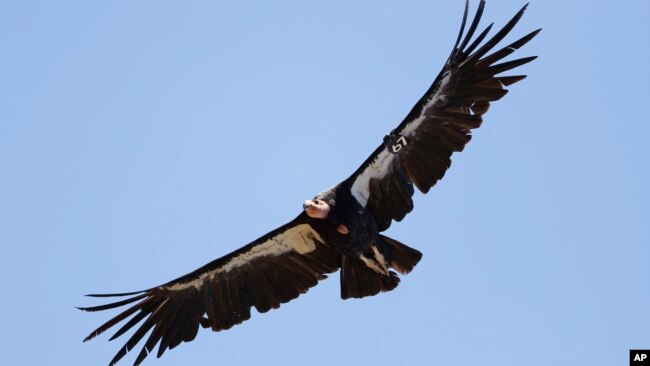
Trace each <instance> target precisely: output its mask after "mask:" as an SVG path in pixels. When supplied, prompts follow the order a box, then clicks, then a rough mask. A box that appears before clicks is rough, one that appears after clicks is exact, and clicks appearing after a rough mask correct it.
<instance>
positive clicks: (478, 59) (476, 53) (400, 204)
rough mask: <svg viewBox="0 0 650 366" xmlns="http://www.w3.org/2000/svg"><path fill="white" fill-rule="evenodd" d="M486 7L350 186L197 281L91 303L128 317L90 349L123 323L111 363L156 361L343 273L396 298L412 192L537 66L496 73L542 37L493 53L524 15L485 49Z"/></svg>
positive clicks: (348, 284)
mask: <svg viewBox="0 0 650 366" xmlns="http://www.w3.org/2000/svg"><path fill="white" fill-rule="evenodd" d="M484 5H485V1H484V0H481V2H480V3H479V6H478V10H477V12H476V15H475V17H474V20H473V21H472V23H471V24H470V25H469V28H468V31H467V33H466V34H465V35H464V36H463V34H464V30H465V25H466V20H467V12H468V5H467V4H466V7H465V15H464V17H463V22H462V26H461V30H460V33H459V36H458V39H457V41H456V44H455V45H454V48H453V50H452V52H451V55H450V56H449V58H448V60H447V62H446V63H445V66H444V67H443V69H442V71H441V72H440V73H439V75H438V77H437V78H436V79H435V81H434V82H433V84H432V85H431V87H430V88H429V90H427V92H426V93H425V94H424V96H423V97H422V98H421V99H420V100H419V101H418V102H417V103H416V104H415V106H414V107H413V109H412V110H411V111H410V112H409V113H408V115H407V116H406V118H405V119H404V120H403V121H402V122H401V123H400V124H399V125H398V126H397V127H396V128H395V129H394V130H393V131H391V132H390V133H389V134H388V135H387V136H386V137H385V138H384V141H383V142H382V143H381V144H380V145H379V146H378V147H377V149H376V150H375V151H374V152H373V153H372V154H371V155H370V156H369V157H368V158H367V159H366V161H365V162H364V163H363V164H361V166H360V167H359V168H358V169H357V170H356V171H355V172H354V173H353V174H352V175H351V176H350V177H348V178H347V179H345V180H343V181H342V182H341V183H339V184H337V185H336V186H334V187H333V188H330V189H327V190H325V191H323V192H321V193H319V194H317V195H316V196H315V197H314V198H313V199H309V200H307V201H305V202H304V204H303V211H302V212H301V213H300V214H299V215H298V216H297V217H296V218H295V219H293V220H291V221H290V222H288V223H287V224H285V225H282V226H280V227H279V228H277V229H275V230H273V231H271V232H269V233H267V234H265V235H263V236H262V237H260V238H258V239H256V240H254V241H253V242H251V243H250V244H248V245H246V246H244V247H242V248H240V249H238V250H236V251H234V252H232V253H230V254H227V255H225V256H223V257H221V258H218V259H215V260H213V261H212V262H210V263H208V264H206V265H205V266H203V267H201V268H198V269H196V270H195V271H193V272H191V273H188V274H186V275H184V276H182V277H179V278H177V279H175V280H173V281H170V282H167V283H165V284H163V285H160V286H156V287H152V288H150V289H147V290H143V291H137V292H130V293H119V294H100V295H89V296H93V297H121V296H124V297H126V299H124V300H121V301H117V302H113V303H109V304H105V305H100V306H94V307H85V308H81V309H82V310H85V311H100V310H107V309H113V308H117V307H121V306H127V305H128V307H127V308H126V309H125V310H124V311H122V312H121V313H119V314H118V315H117V316H115V317H114V318H112V319H110V320H109V321H107V322H106V323H104V324H103V325H101V326H100V327H99V328H97V329H96V330H94V331H93V332H92V333H91V334H90V335H89V336H88V337H86V339H85V340H89V339H92V338H94V337H95V336H97V335H99V334H101V333H103V332H104V331H106V330H107V329H109V328H112V327H113V326H116V325H117V324H118V323H121V322H122V321H126V323H125V324H124V325H123V326H122V327H121V328H120V329H119V330H118V331H117V332H116V333H115V334H114V335H113V337H112V338H111V339H114V338H117V337H119V336H121V335H123V334H124V333H126V332H127V331H129V330H131V329H135V332H134V333H133V335H131V337H130V338H129V339H128V340H127V342H126V344H125V345H124V346H123V347H122V348H121V349H120V350H119V351H118V353H117V354H116V355H115V357H114V358H113V360H112V361H111V365H113V364H115V363H116V362H117V361H119V360H120V359H121V358H122V357H123V356H124V355H125V354H126V353H128V352H129V351H130V350H131V349H133V348H134V347H135V346H136V344H137V343H139V342H140V341H141V340H142V339H144V337H145V336H146V335H147V333H149V332H150V333H149V336H148V337H147V338H146V341H145V344H144V347H143V348H142V349H141V351H140V353H139V354H138V356H137V358H136V360H135V365H138V364H140V363H141V362H142V361H143V360H144V358H145V357H146V356H147V355H148V354H149V353H150V352H153V349H154V347H155V346H156V345H158V352H157V355H158V357H160V356H161V355H162V354H163V353H164V352H165V350H167V349H171V348H174V347H176V346H177V345H179V344H180V343H181V342H189V341H191V340H193V339H194V337H195V336H196V334H197V332H198V330H199V328H200V327H203V328H211V329H212V330H214V331H220V330H225V329H228V328H230V327H232V326H234V325H236V324H239V323H241V322H243V321H245V320H247V319H249V318H250V316H251V308H253V307H254V308H255V309H257V311H258V312H260V313H264V312H266V311H268V310H270V309H275V308H278V307H279V306H280V304H282V303H286V302H288V301H291V300H292V299H295V298H296V297H298V296H299V295H300V294H302V293H305V292H307V290H309V288H311V287H313V286H315V285H316V284H317V283H318V281H320V280H323V279H325V278H326V277H327V275H328V274H330V273H333V272H335V271H337V270H339V269H340V270H341V272H340V279H341V297H342V298H343V299H347V298H361V297H365V296H371V295H376V294H378V293H379V292H382V291H390V290H393V289H394V288H396V287H397V285H398V284H399V281H400V279H399V277H398V275H397V273H396V272H395V271H397V272H398V273H400V274H407V273H409V272H410V271H411V270H412V269H413V268H414V267H415V265H416V264H417V263H418V262H419V260H420V259H421V257H422V254H421V253H420V252H419V251H417V250H416V249H413V248H411V247H409V246H407V245H405V244H402V243H400V242H399V241H397V240H395V239H391V238H389V237H387V236H385V235H383V234H382V233H383V232H384V231H385V230H386V229H388V227H389V226H390V225H391V223H392V222H393V221H401V220H402V219H403V218H404V217H405V216H406V214H408V213H409V212H411V210H413V200H412V196H413V194H414V192H415V188H417V189H419V190H420V191H421V192H423V193H427V192H428V190H429V189H430V188H431V187H432V186H433V185H435V184H436V182H437V181H438V180H439V179H441V178H442V177H443V176H444V174H445V172H446V170H447V169H448V168H449V166H450V164H451V155H452V153H454V152H457V151H462V150H463V148H464V147H465V145H466V144H467V143H468V142H469V140H470V138H471V130H472V129H475V128H478V127H479V126H480V125H481V123H482V115H483V114H484V113H485V112H487V110H488V108H489V106H490V103H491V102H493V101H495V100H498V99H500V98H501V97H503V96H504V95H505V94H506V92H507V90H506V89H505V88H506V87H507V86H509V85H511V84H513V83H515V82H517V81H520V80H522V79H524V78H525V76H522V75H515V76H499V74H500V73H502V72H504V71H508V70H511V69H514V68H516V67H518V66H520V65H523V64H525V63H528V62H530V61H532V60H533V59H534V58H535V57H525V58H520V59H516V60H512V61H506V62H501V63H498V62H499V61H501V60H503V58H505V57H507V56H508V55H510V54H511V53H513V52H514V51H516V50H517V49H519V48H520V47H521V46H523V45H524V44H526V43H527V42H528V41H530V40H531V39H532V38H533V37H534V36H535V35H536V34H537V33H538V32H539V30H536V31H534V32H531V33H530V34H528V35H526V36H524V37H522V38H520V39H518V40H516V41H515V42H513V43H511V44H509V45H507V46H506V47H503V48H501V49H499V50H497V51H494V52H492V53H490V52H491V51H492V50H493V48H494V47H495V46H496V45H497V43H499V42H500V41H501V40H502V39H503V38H504V37H505V36H506V35H507V34H508V33H509V32H510V31H511V30H512V29H513V28H514V26H515V24H516V23H517V22H518V21H519V19H520V18H521V16H522V15H523V12H524V10H525V7H524V8H523V9H521V10H520V11H519V12H518V13H517V14H516V15H515V16H514V17H513V18H512V20H510V21H509V22H508V23H507V24H506V25H505V26H504V27H503V28H502V29H501V30H500V31H499V32H497V33H496V34H495V35H494V36H492V37H491V38H490V39H488V40H487V41H485V42H483V41H484V40H485V39H486V36H487V34H488V32H489V31H490V29H491V27H492V25H490V26H488V27H487V28H486V29H485V30H484V31H483V32H481V33H479V34H478V35H477V37H476V38H475V39H474V40H473V41H472V38H473V36H474V33H475V32H476V30H477V27H478V23H479V20H480V18H481V15H482V13H483V8H484ZM393 269H394V270H395V271H393Z"/></svg>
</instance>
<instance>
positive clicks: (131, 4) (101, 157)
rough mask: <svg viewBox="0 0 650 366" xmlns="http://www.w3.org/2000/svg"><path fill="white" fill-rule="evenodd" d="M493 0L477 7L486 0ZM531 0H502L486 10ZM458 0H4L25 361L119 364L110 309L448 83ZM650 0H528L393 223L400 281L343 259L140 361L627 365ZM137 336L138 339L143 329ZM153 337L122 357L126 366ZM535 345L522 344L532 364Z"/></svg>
mask: <svg viewBox="0 0 650 366" xmlns="http://www.w3.org/2000/svg"><path fill="white" fill-rule="evenodd" d="M477 3H478V1H473V4H472V5H473V6H476V4H477ZM522 5H523V1H519V0H517V1H515V0H499V1H495V0H491V1H489V2H488V4H487V8H486V12H485V15H484V23H483V24H484V25H487V24H488V23H489V22H490V21H495V22H496V23H497V25H502V24H504V23H505V22H506V21H507V20H508V19H509V18H510V17H511V16H512V15H513V14H514V13H515V12H516V11H517V10H518V9H519V8H520V7H521V6H522ZM462 10H463V1H462V0H454V1H445V2H442V1H437V2H434V1H400V2H397V1H327V2H322V1H321V2H305V1H285V2H282V1H273V2H271V1H267V2H251V1H137V2H136V1H109V2H89V1H56V2H55V1H42V2H36V1H26V0H4V1H2V2H0V245H1V248H2V254H1V255H0V276H1V279H2V289H1V292H0V293H1V295H0V299H1V301H0V310H1V311H2V317H1V320H0V344H1V345H2V347H1V348H2V354H3V355H2V358H3V364H5V365H102V364H106V363H108V361H109V360H110V359H111V358H112V356H113V354H114V353H115V352H116V351H117V349H118V348H119V347H120V346H121V344H122V343H119V344H118V343H116V342H111V343H108V342H106V340H107V339H108V336H109V335H110V333H109V334H107V335H104V336H102V337H99V338H98V339H96V340H93V341H92V342H90V343H87V344H83V343H82V342H81V340H82V339H83V338H84V337H85V336H86V335H87V333H88V332H90V331H91V330H92V329H94V328H95V327H96V326H98V325H99V324H100V323H101V322H103V321H105V320H106V319H108V317H109V315H111V314H112V313H97V314H89V313H82V312H80V311H78V310H76V309H75V308H74V306H88V305H95V304H98V303H99V302H97V301H93V299H89V298H84V297H82V295H83V294H85V293H92V292H113V291H132V290H139V289H143V288H148V287H151V286H154V285H158V284H160V283H162V282H166V281H168V280H170V279H172V278H176V277H177V276H179V275H181V274H184V273H186V272H189V271H191V270H193V269H194V268H196V267H198V266H200V265H203V264H204V263H206V262H208V261H210V260H212V259H214V258H216V257H219V256H221V255H223V254H226V253H228V252H229V251H231V250H234V249H236V248H238V247H240V246H242V245H244V244H246V243H248V242H249V241H251V240H253V239H255V238H257V237H258V236H261V235H262V234H264V233H266V232H268V231H269V230H271V229H273V228H275V227H277V226H279V225H281V224H283V223H285V222H286V221H288V220H290V219H292V218H293V217H294V216H295V215H296V214H297V213H298V212H299V211H300V210H301V203H302V201H303V200H304V199H307V198H311V197H312V196H313V195H314V194H315V193H317V192H319V191H321V190H323V189H326V188H328V187H330V186H332V185H334V184H336V183H338V182H339V181H340V180H342V179H344V178H345V177H347V176H348V175H349V174H351V173H352V172H353V170H354V169H355V168H356V167H357V166H358V165H359V164H361V163H362V162H363V160H365V158H366V157H367V156H368V155H369V154H370V153H371V151H372V150H373V149H374V148H375V147H376V146H377V145H378V144H379V143H380V141H381V139H382V136H383V135H384V134H385V133H387V132H389V131H390V130H391V129H392V128H393V127H395V126H396V125H397V124H398V123H399V122H400V121H401V119H402V118H403V117H404V116H405V115H406V113H407V112H408V111H409V110H410V108H411V106H412V105H413V104H414V103H415V102H416V101H417V99H418V98H419V97H420V95H421V94H422V93H423V92H424V91H425V90H426V88H427V87H428V86H429V84H430V83H431V81H432V80H433V78H434V77H435V75H436V74H437V73H438V71H439V70H440V68H441V66H442V64H443V62H444V61H445V59H446V57H447V55H448V53H449V51H450V50H451V46H452V45H453V42H454V40H455V38H456V34H457V31H458V28H459V25H460V21H461V16H462ZM648 13H650V2H647V1H640V0H639V1H635V0H631V1H625V2H620V1H618V2H614V1H550V0H545V1H542V0H537V1H533V3H532V4H531V6H530V8H529V9H528V12H527V13H526V15H525V16H524V18H523V20H522V21H521V23H520V24H519V26H518V27H517V28H516V29H515V31H514V34H513V36H511V38H509V39H510V40H514V37H516V36H522V35H524V34H526V33H528V32H530V31H532V30H534V29H536V28H538V27H542V28H544V30H543V32H542V33H541V34H540V35H539V36H538V37H537V38H536V39H535V40H533V41H532V42H531V43H530V44H529V45H527V46H526V47H525V48H523V49H522V50H521V51H520V52H519V53H518V55H520V56H528V55H539V56H540V58H539V59H538V60H537V61H535V62H534V63H532V64H530V65H526V66H525V67H522V68H521V70H520V71H519V72H523V73H526V74H528V75H529V78H528V79H526V80H525V81H523V82H521V83H518V84H516V85H514V86H513V87H511V90H510V93H509V94H508V95H507V96H506V97H505V98H503V99H502V100H501V101H499V102H497V103H496V104H495V105H493V107H492V109H491V110H490V111H489V112H488V114H487V115H486V116H485V123H484V124H483V126H482V127H481V128H480V129H479V130H478V131H476V133H475V134H474V139H473V140H472V142H471V143H470V144H469V145H468V147H467V148H466V150H465V151H464V152H462V153H460V154H456V155H455V156H454V157H453V164H452V167H451V169H450V171H449V172H448V174H447V176H446V177H445V178H444V179H443V180H442V181H441V182H440V184H439V185H437V186H436V187H434V189H432V190H431V191H430V192H429V194H428V195H426V196H425V195H421V194H419V193H418V194H416V196H415V197H414V200H415V210H414V211H413V212H412V213H411V214H410V215H409V216H407V218H406V219H405V220H404V221H403V222H401V223H399V224H395V225H393V226H392V227H391V228H390V230H389V231H388V235H390V236H392V237H395V238H397V239H398V240H400V241H402V242H404V243H407V244H409V245H411V246H413V247H416V248H418V249H420V250H421V251H422V252H424V257H423V259H422V261H421V262H420V264H419V265H418V266H417V267H416V269H415V271H414V272H413V273H411V274H410V275H408V276H405V277H403V278H402V283H401V285H400V286H399V287H398V288H397V289H396V290H395V291H393V292H390V293H385V294H381V295H379V296H375V297H371V298H366V299H363V300H348V301H343V300H341V299H340V298H339V280H338V275H333V276H332V278H330V279H328V280H326V281H324V282H322V283H321V284H320V285H319V286H317V287H315V288H314V289H312V290H310V291H309V293H308V294H307V295H304V296H301V297H300V298H299V299H297V300H294V301H293V302H291V303H289V304H286V305H283V306H282V307H281V308H280V309H279V310H275V311H271V312H269V313H267V314H263V315H260V314H257V313H255V314H253V317H252V319H251V320H250V321H248V322H246V323H244V324H243V325H240V326H237V327H235V328H233V329H231V330H229V331H227V332H223V333H212V332H209V331H205V330H202V331H201V332H200V333H199V336H198V337H197V339H196V340H195V341H194V342H192V343H189V344H182V345H181V346H180V347H178V348H176V349H174V350H172V351H168V352H167V353H166V354H165V356H164V357H163V358H161V359H160V360H156V359H155V358H154V357H153V356H152V357H150V358H148V359H147V360H146V361H145V365H157V366H163V365H251V364H268V365H305V364H310V365H332V364H337V365H372V364H397V363H399V364H404V365H474V364H481V365H521V364H526V365H540V366H541V365H544V366H546V365H556V366H557V365H567V366H568V365H603V366H604V365H624V364H627V357H628V350H629V349H630V348H650V283H649V281H648V280H649V279H650V265H648V264H649V263H648V262H649V261H650V214H649V207H650V183H649V180H650V163H649V162H648V160H649V158H650V144H648V134H649V133H650V120H649V119H648V116H647V110H648V98H649V97H650V78H649V76H648V75H649V72H648V66H647V62H648V59H650V57H649V56H650V55H649V53H648V45H647V42H648V36H649V35H650V28H649V27H648V23H647V14H648ZM123 341H124V339H120V340H119V341H118V342H123ZM134 357H135V355H134V354H130V355H128V356H127V357H126V358H125V359H124V360H123V361H122V363H121V364H123V365H130V364H131V363H132V362H133V360H134ZM523 361H525V362H523Z"/></svg>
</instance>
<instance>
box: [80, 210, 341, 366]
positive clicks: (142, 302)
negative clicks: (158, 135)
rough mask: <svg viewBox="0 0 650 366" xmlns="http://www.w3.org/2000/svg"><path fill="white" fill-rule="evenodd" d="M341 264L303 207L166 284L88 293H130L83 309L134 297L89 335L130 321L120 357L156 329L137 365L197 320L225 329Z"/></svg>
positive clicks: (189, 332) (194, 328)
mask: <svg viewBox="0 0 650 366" xmlns="http://www.w3.org/2000/svg"><path fill="white" fill-rule="evenodd" d="M338 268H339V257H338V255H337V254H336V251H335V250H334V248H332V247H330V246H329V245H327V244H326V243H325V242H324V241H323V239H322V238H321V237H320V235H319V234H318V233H317V232H316V231H315V230H314V229H313V228H312V227H311V226H310V225H309V223H308V218H306V215H305V214H304V213H302V214H301V215H299V216H298V217H297V218H296V219H295V220H293V221H291V222H290V223H288V224H286V225H284V226H282V227H280V228H278V229H276V230H274V231H272V232H270V233H268V234H266V235H264V236H263V237H261V238H259V239H257V240H255V241H253V242H252V243H250V244H248V245H246V246H244V247H242V248H241V249H239V250H236V251H234V252H232V253H230V254H228V255H226V256H224V257H222V258H219V259H216V260H214V261H212V262H210V263H208V264H206V265H205V266H203V267H201V268H199V269H197V270H195V271H193V272H191V273H189V274H187V275H185V276H182V277H180V278H178V279H175V280H173V281H170V282H168V283H166V284H164V285H161V286H158V287H154V288H151V289H148V290H144V291H139V292H130V293H122V294H99V295H88V296H92V297H116V296H129V297H128V298H126V299H125V300H121V301H117V302H112V303H109V304H105V305H100V306H93V307H83V308H80V309H81V310H84V311H100V310H107V309H113V308H118V307H121V306H124V305H128V304H132V303H135V304H134V305H131V307H129V308H128V309H126V310H124V311H123V312H121V313H120V314H118V315H117V316H115V317H114V318H112V319H110V320H109V321H108V322H106V323H104V324H103V325H102V326H100V327H99V328H97V329H95V330H94V331H93V332H91V333H90V335H88V337H86V339H85V340H84V341H88V340H90V339H92V338H94V337H96V336H97V335H99V334H101V333H103V332H104V331H106V330H108V329H109V328H111V327H113V326H115V325H117V324H118V323H120V322H122V321H125V320H127V319H128V321H127V322H126V323H125V324H124V325H123V326H122V327H121V328H120V329H119V330H118V331H117V332H116V333H115V334H114V335H113V336H112V337H111V340H113V339H115V338H117V337H119V336H121V335H122V334H124V333H125V332H127V331H128V330H130V329H132V328H134V327H135V332H134V333H133V335H132V336H131V337H130V338H129V340H128V341H127V342H126V344H124V346H123V347H122V348H121V349H120V350H119V351H118V352H117V354H116V355H115V357H114V358H113V360H112V361H111V363H110V365H114V364H115V363H117V362H118V361H119V360H120V359H121V358H122V357H124V355H126V353H127V352H129V351H130V350H132V349H133V348H134V347H135V346H136V344H137V343H138V342H140V341H141V340H142V339H143V338H144V336H145V335H146V334H147V333H148V332H149V331H151V333H150V335H149V337H148V338H147V340H146V342H145V344H144V346H143V347H142V350H141V351H140V354H139V355H138V357H137V359H136V360H135V363H134V365H139V364H140V363H141V362H142V360H144V358H145V357H146V356H147V355H148V354H149V353H150V352H152V351H153V349H154V347H155V346H156V344H159V346H158V354H157V355H158V357H160V356H162V354H163V352H165V350H166V349H168V348H169V349H171V348H174V347H176V346H177V345H179V344H180V343H181V342H189V341H192V340H193V339H194V337H195V336H196V334H197V332H198V329H199V325H200V326H202V327H204V328H208V327H210V328H212V330H214V331H219V330H223V329H228V328H230V327H232V326H233V325H236V324H239V323H241V322H243V321H245V320H247V319H249V318H250V316H251V312H250V310H251V307H255V308H256V309H257V311H259V312H260V313H264V312H267V311H269V310H270V309H277V308H278V307H279V306H280V304H282V303H286V302H288V301H290V300H292V299H295V298H296V297H298V296H299V295H300V294H302V293H305V292H307V290H308V289H309V288H311V287H313V286H315V285H316V284H317V283H318V281H319V280H322V279H324V278H326V277H327V276H326V274H328V273H332V272H334V271H336V270H337V269H338Z"/></svg>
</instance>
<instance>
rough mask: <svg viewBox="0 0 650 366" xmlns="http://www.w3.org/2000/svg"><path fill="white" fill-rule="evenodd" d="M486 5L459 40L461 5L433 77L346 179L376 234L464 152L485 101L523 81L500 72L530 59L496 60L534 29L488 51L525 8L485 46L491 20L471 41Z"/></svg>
mask: <svg viewBox="0 0 650 366" xmlns="http://www.w3.org/2000/svg"><path fill="white" fill-rule="evenodd" d="M484 6H485V1H483V0H482V1H481V2H480V3H479V6H478V10H477V12H476V15H475V16H474V20H473V21H472V23H471V25H470V26H469V29H468V31H467V34H465V36H464V37H463V33H464V29H465V25H466V20H467V11H468V5H467V3H466V5H465V14H464V16H463V22H462V26H461V29H460V33H459V35H458V39H457V41H456V44H455V46H454V48H453V50H452V52H451V55H450V56H449V58H448V60H447V62H446V63H445V66H444V68H443V69H442V71H441V72H440V74H439V75H438V77H437V78H436V79H435V81H434V82H433V84H432V85H431V87H430V88H429V90H427V92H426V93H425V94H424V96H422V98H421V99H420V100H419V101H418V103H417V104H416V105H415V106H414V107H413V109H412V110H411V112H410V113H409V114H408V115H407V116H406V118H405V119H404V120H403V121H402V123H401V124H400V125H399V126H398V127H397V128H395V129H394V130H393V131H392V132H391V133H390V134H389V135H387V136H386V137H385V138H384V143H383V144H381V145H380V146H379V147H378V148H377V149H376V150H375V151H374V152H373V153H372V155H370V157H369V158H368V159H367V160H366V161H365V162H364V163H363V164H362V165H361V166H360V167H359V168H358V169H357V171H356V172H355V173H354V174H352V176H351V177H350V178H348V179H347V182H348V184H349V186H350V190H351V193H352V195H353V196H354V197H355V198H356V200H357V201H358V202H359V203H360V204H361V205H363V206H365V207H366V208H367V209H368V210H369V211H370V213H371V214H372V215H373V217H374V219H375V221H376V223H377V227H378V229H379V230H380V231H383V230H386V229H387V228H388V227H389V226H390V224H391V221H392V220H396V221H400V220H401V219H403V218H404V216H405V215H406V214H407V213H409V212H411V210H412V209H413V201H412V199H411V197H412V196H413V193H414V188H413V185H415V186H416V187H417V188H418V189H419V190H420V191H421V192H423V193H427V192H428V191H429V189H430V188H431V187H432V186H433V185H434V184H436V182H437V181H438V180H439V179H441V178H442V177H443V175H444V174H445V172H446V171H447V169H448V168H449V166H450V164H451V159H450V157H451V155H452V153H453V152H455V151H461V150H463V148H464V147H465V144H467V142H469V140H470V138H471V130H472V129H474V128H477V127H479V126H480V125H481V122H482V115H483V114H484V113H485V112H486V111H487V110H488V108H489V107H490V102H493V101H495V100H498V99H500V98H501V97H503V96H504V95H505V94H506V93H507V90H506V86H508V85H511V84H513V83H515V82H517V81H519V80H522V79H523V78H525V76H523V75H517V76H500V75H499V74H500V73H502V72H504V71H508V70H511V69H513V68H515V67H517V66H520V65H523V64H525V63H528V62H530V61H532V60H534V59H535V57H525V58H520V59H517V60H513V61H507V62H501V60H502V59H503V58H505V57H506V56H508V55H510V54H511V53H513V52H514V51H516V50H517V49H519V48H520V47H521V46H523V45H524V44H526V43H527V42H528V41H530V40H531V39H532V38H533V37H535V35H537V33H539V31H540V30H539V29H538V30H536V31H534V32H532V33H530V34H528V35H526V36H524V37H522V38H520V39H519V40H517V41H515V42H513V43H511V44H509V45H507V46H506V47H504V48H502V49H499V50H497V51H494V52H492V53H489V52H491V51H492V49H493V48H494V47H495V46H496V45H497V43H499V42H500V41H501V40H502V39H503V38H504V37H505V36H506V35H507V34H508V33H509V32H510V31H511V30H512V29H513V28H514V26H515V24H517V22H518V21H519V19H520V18H521V16H522V15H523V13H524V11H525V9H526V7H524V8H522V9H521V10H520V11H519V12H518V13H517V14H516V15H515V16H514V17H513V18H512V19H511V20H510V21H509V22H508V23H507V24H506V25H505V26H504V27H503V28H502V29H501V30H500V31H499V32H497V33H496V34H495V35H494V36H493V37H492V38H490V39H489V40H488V41H486V42H485V43H482V42H483V40H484V39H485V37H486V36H487V34H488V33H489V31H490V29H491V28H492V24H490V25H489V26H488V27H487V28H486V29H485V30H484V31H483V32H481V33H480V34H479V35H478V36H477V37H476V39H474V40H473V41H472V38H473V35H474V32H475V31H476V28H477V27H478V23H479V20H480V18H481V15H482V14H483V8H484ZM470 41H472V42H471V43H470ZM500 62H501V63H500Z"/></svg>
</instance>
